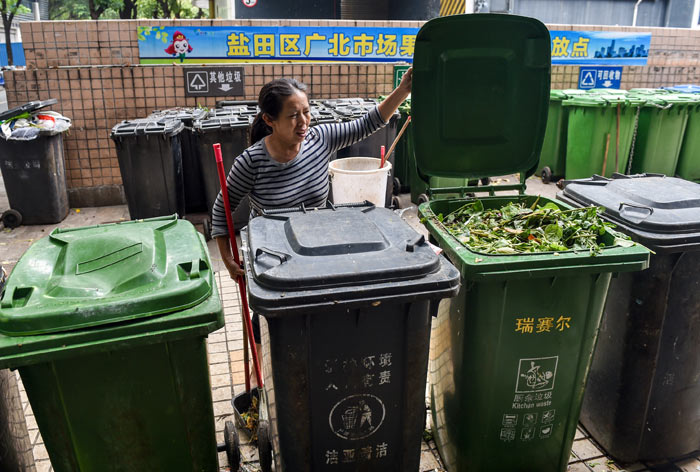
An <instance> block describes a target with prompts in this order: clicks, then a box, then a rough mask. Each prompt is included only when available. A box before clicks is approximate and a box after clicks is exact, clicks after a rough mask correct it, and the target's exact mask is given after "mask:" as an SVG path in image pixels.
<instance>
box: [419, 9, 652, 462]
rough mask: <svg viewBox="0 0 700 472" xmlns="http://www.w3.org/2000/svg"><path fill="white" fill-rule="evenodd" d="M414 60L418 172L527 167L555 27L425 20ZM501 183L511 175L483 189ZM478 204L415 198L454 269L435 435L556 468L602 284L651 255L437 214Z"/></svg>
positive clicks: (448, 451) (468, 457)
mask: <svg viewBox="0 0 700 472" xmlns="http://www.w3.org/2000/svg"><path fill="white" fill-rule="evenodd" d="M493 31H500V32H501V34H499V35H496V36H494V35H493V34H492V32H493ZM413 64H414V65H413V68H414V77H413V90H412V106H413V116H414V118H413V119H414V144H415V150H416V163H417V166H418V168H419V169H420V171H421V172H422V173H423V174H425V175H429V176H445V177H461V178H480V177H484V176H493V175H505V174H512V173H514V172H521V173H523V174H527V172H528V171H530V172H532V173H534V172H535V170H536V169H537V164H538V159H539V155H540V150H541V146H542V140H543V138H544V133H545V127H546V117H547V106H548V101H549V79H550V68H551V67H550V35H549V31H548V30H547V28H546V27H545V26H544V25H543V24H542V23H541V22H540V21H538V20H536V19H533V18H525V17H520V16H515V15H490V14H484V15H454V16H449V17H443V18H437V19H434V20H431V21H429V22H428V23H426V24H425V25H424V26H423V27H422V28H421V30H420V31H419V33H418V35H417V37H416V48H415V55H414V62H413ZM499 187H500V189H510V188H511V187H512V186H493V187H490V189H493V191H494V192H496V191H498V189H499ZM520 191H521V192H522V191H524V186H521V187H520ZM473 201H474V199H443V200H433V201H430V202H428V203H425V204H422V205H420V206H419V214H420V216H421V217H422V218H424V220H425V222H426V223H425V224H426V226H427V228H428V231H429V232H430V235H431V237H432V239H433V240H434V241H436V242H437V243H438V244H439V245H440V247H441V248H442V249H443V250H444V252H445V254H446V255H447V257H448V258H449V259H450V260H451V261H452V263H453V264H454V265H455V266H456V267H457V268H458V270H459V271H460V273H461V277H462V283H461V289H460V292H459V294H458V295H457V297H455V298H453V299H451V300H448V301H443V302H442V304H441V306H440V308H439V310H438V316H437V319H436V320H434V321H433V332H432V339H431V343H432V344H431V355H430V370H429V375H430V397H431V408H432V418H433V436H434V438H435V441H436V443H437V446H438V449H439V451H440V454H441V456H442V459H443V460H444V463H445V466H446V468H447V469H448V470H450V471H473V470H478V471H489V470H493V471H503V470H508V471H534V470H537V471H564V470H566V468H567V464H568V462H569V458H570V451H571V447H572V444H573V440H574V435H575V433H576V427H577V423H578V416H579V411H580V407H581V399H582V397H583V392H584V386H585V384H586V377H587V372H588V367H589V365H590V361H591V354H592V351H593V347H594V345H595V341H596V335H597V332H598V326H599V322H600V318H601V315H602V312H603V305H604V303H605V298H606V294H607V290H608V284H609V283H610V280H611V278H612V276H613V274H615V273H618V272H625V271H635V270H641V269H644V268H646V266H647V264H648V260H649V252H648V250H646V249H645V248H643V247H641V246H633V247H619V246H613V245H612V244H613V241H614V236H613V235H612V234H610V233H607V232H606V233H605V234H604V235H601V238H602V240H603V242H606V243H607V244H608V245H610V247H606V248H603V249H601V252H600V253H599V254H597V255H592V254H590V253H589V252H588V251H586V252H574V251H563V252H557V253H535V254H513V255H492V254H484V253H478V252H474V251H472V250H470V249H468V248H467V247H466V246H464V245H463V244H462V243H461V242H460V241H458V240H457V239H456V238H455V237H453V236H452V235H451V234H450V233H448V232H447V231H446V229H445V227H444V226H443V225H442V223H441V218H440V215H443V216H444V215H448V214H449V213H450V212H452V211H454V210H456V209H459V208H461V207H462V206H464V205H465V204H468V203H470V202H473ZM481 201H482V203H483V205H484V207H485V208H487V209H490V208H501V207H503V206H504V205H507V204H509V203H511V202H523V203H525V204H526V205H529V206H533V205H534V204H535V203H538V204H540V205H542V204H545V203H547V204H553V205H557V206H559V207H560V208H568V206H567V205H564V204H561V203H557V202H555V201H554V200H551V199H547V198H540V197H534V196H524V195H520V196H503V197H499V196H490V197H486V198H483V199H481ZM550 322H551V323H552V325H551V326H550V324H549V323H550ZM530 325H532V327H533V329H532V330H530V329H529V328H528V326H530ZM538 326H540V328H538ZM602 413H603V414H604V412H602Z"/></svg>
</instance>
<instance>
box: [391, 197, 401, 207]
mask: <svg viewBox="0 0 700 472" xmlns="http://www.w3.org/2000/svg"><path fill="white" fill-rule="evenodd" d="M391 207H392V208H393V209H394V210H398V209H399V208H401V201H400V200H399V197H397V196H396V195H394V196H393V197H391Z"/></svg>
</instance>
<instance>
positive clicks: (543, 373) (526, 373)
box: [515, 356, 559, 393]
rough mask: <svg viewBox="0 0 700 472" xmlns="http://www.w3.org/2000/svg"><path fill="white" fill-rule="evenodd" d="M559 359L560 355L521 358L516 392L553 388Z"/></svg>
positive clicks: (541, 390)
mask: <svg viewBox="0 0 700 472" xmlns="http://www.w3.org/2000/svg"><path fill="white" fill-rule="evenodd" d="M558 361H559V357H558V356H555V357H538V358H535V359H520V365H519V367H518V379H517V383H516V387H515V393H531V392H544V391H547V390H553V389H554V380H555V379H556V375H557V363H558Z"/></svg>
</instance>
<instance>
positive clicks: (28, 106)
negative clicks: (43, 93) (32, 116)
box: [0, 98, 58, 121]
mask: <svg viewBox="0 0 700 472" xmlns="http://www.w3.org/2000/svg"><path fill="white" fill-rule="evenodd" d="M56 103H58V100H56V99H55V98H49V99H48V100H35V101H33V102H27V103H25V104H24V105H20V106H18V107H14V108H10V109H9V110H5V111H3V112H2V113H0V121H5V120H9V119H10V118H12V117H14V116H17V115H21V114H22V113H31V112H33V111H37V110H40V109H42V108H46V107H48V106H51V105H55V104H56Z"/></svg>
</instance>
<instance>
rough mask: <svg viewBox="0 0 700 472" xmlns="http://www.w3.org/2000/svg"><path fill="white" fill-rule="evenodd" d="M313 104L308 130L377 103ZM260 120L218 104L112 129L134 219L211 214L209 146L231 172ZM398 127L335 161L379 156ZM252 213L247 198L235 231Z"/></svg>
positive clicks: (236, 105)
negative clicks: (217, 148) (217, 151)
mask: <svg viewBox="0 0 700 472" xmlns="http://www.w3.org/2000/svg"><path fill="white" fill-rule="evenodd" d="M310 105H311V125H312V126H315V125H319V124H323V123H338V122H343V121H350V120H354V119H357V118H359V117H361V116H363V115H364V114H366V113H368V112H369V110H371V109H372V108H374V107H375V106H376V105H377V101H376V100H373V99H364V98H344V99H335V100H323V101H320V100H312V101H310ZM257 113H258V107H257V105H256V103H255V102H252V101H220V102H218V103H217V107H216V108H214V109H211V110H207V109H205V108H172V109H168V110H156V111H154V112H153V113H151V114H150V115H149V116H147V117H146V118H139V119H134V120H126V121H122V122H121V123H119V124H117V125H116V126H114V128H112V132H111V135H110V136H111V138H112V140H114V143H115V146H116V148H117V157H118V159H119V167H120V170H121V175H122V181H123V183H124V193H125V196H126V201H127V205H128V207H129V214H130V216H131V218H132V219H143V218H151V217H156V216H162V215H170V214H173V213H177V214H178V215H180V216H181V217H182V216H186V215H192V214H200V213H204V212H205V213H207V214H209V213H210V212H211V208H212V206H213V205H214V200H215V199H216V196H217V194H218V192H219V189H220V187H219V178H218V174H217V170H216V162H215V159H214V152H213V148H212V145H213V144H214V143H220V144H221V151H222V155H223V160H224V168H225V169H226V170H227V171H228V169H230V168H231V166H232V165H233V161H234V159H235V158H236V157H237V156H238V155H239V154H240V153H241V152H243V151H244V150H245V149H246V148H247V147H248V146H250V144H251V143H250V139H249V130H250V126H251V124H252V122H253V120H254V118H255V116H256V114H257ZM397 121H398V114H397V115H396V116H395V117H394V118H392V120H390V122H389V125H387V126H386V127H385V128H384V129H383V130H381V131H379V132H377V133H375V134H373V135H372V136H369V137H368V138H366V139H365V140H363V141H361V142H359V143H355V144H353V145H351V146H348V147H347V148H344V149H341V150H340V151H338V152H337V155H336V156H333V158H335V157H347V156H375V155H376V156H377V157H378V156H379V150H380V146H382V145H384V146H386V147H387V148H388V147H389V145H390V144H391V142H392V141H393V140H394V137H395V136H396V123H397ZM390 160H391V159H390ZM392 177H393V176H392ZM392 181H393V179H391V178H390V179H389V182H390V183H391V182H392ZM388 187H389V188H388V189H387V206H388V205H389V204H390V203H391V191H392V188H391V185H389V186H388ZM249 213H250V208H249V205H248V201H247V199H246V200H244V201H243V202H241V204H240V205H239V206H238V208H237V209H235V211H234V224H235V226H236V228H240V227H241V226H243V225H245V224H246V223H247V221H248V215H249ZM207 221H208V220H207V219H205V234H207V233H208V231H207V229H208V228H207V225H206V222H207Z"/></svg>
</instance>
